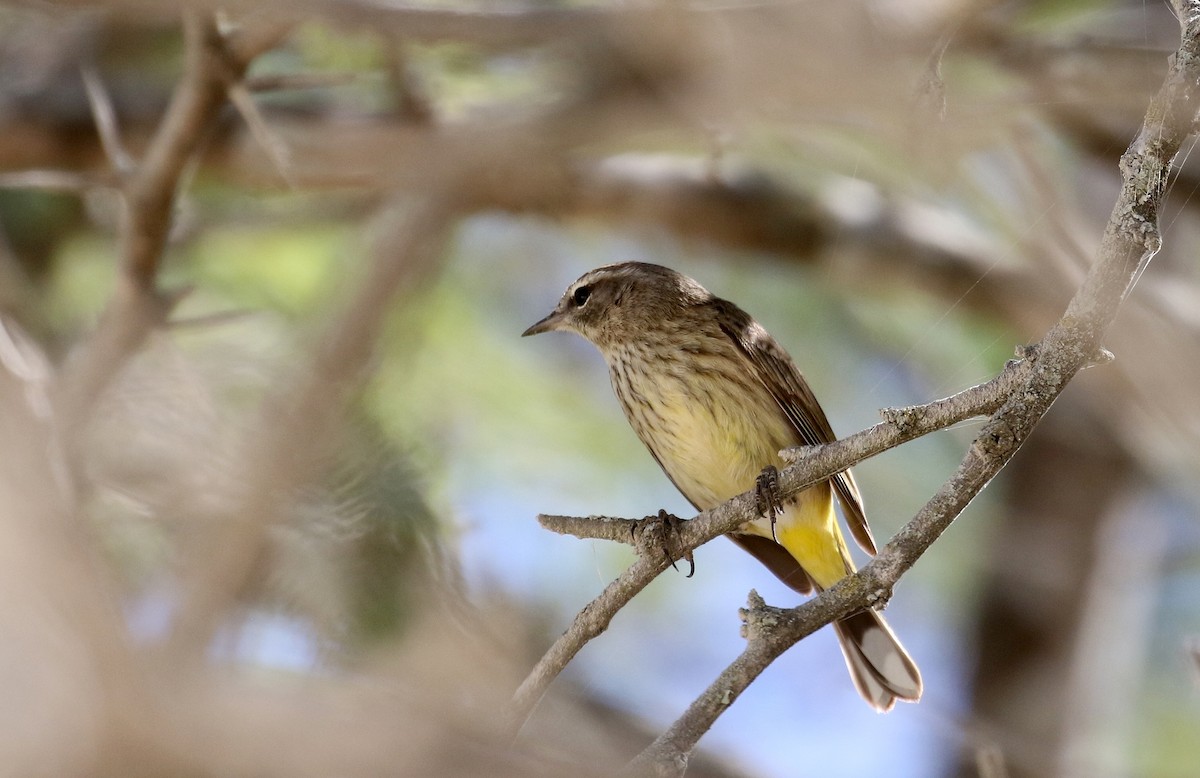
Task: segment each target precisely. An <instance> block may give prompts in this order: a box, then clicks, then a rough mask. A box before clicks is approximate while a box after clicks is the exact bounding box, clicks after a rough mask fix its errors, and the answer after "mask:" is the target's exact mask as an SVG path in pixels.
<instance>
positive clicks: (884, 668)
mask: <svg viewBox="0 0 1200 778" xmlns="http://www.w3.org/2000/svg"><path fill="white" fill-rule="evenodd" d="M833 628H834V630H836V632H837V636H838V642H840V643H841V644H842V653H843V654H844V655H845V657H846V667H848V668H849V669H850V677H851V678H853V679H854V686H855V687H856V688H857V689H858V693H859V694H861V695H862V696H863V699H865V700H866V701H867V703H868V704H869V705H870V706H871V707H872V708H874V709H875V710H877V711H879V712H881V713H884V712H887V711H889V710H891V709H892V706H893V705H895V704H896V700H905V701H907V702H916V701H917V700H919V699H921V671H920V670H918V669H917V664H916V662H914V661H913V660H912V657H910V656H909V655H908V652H907V651H905V650H904V646H902V645H900V641H899V640H897V639H896V635H895V633H893V632H892V628H891V627H889V626H888V625H887V622H886V621H884V620H883V616H880V615H879V614H878V613H876V612H875V611H873V610H866V611H862V612H861V613H855V614H854V615H852V616H847V617H846V618H844V619H841V620H840V621H836V622H834V624H833Z"/></svg>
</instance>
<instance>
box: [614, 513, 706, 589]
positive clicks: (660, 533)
mask: <svg viewBox="0 0 1200 778" xmlns="http://www.w3.org/2000/svg"><path fill="white" fill-rule="evenodd" d="M682 525H683V519H681V518H679V517H678V516H675V515H674V514H671V513H667V512H666V511H665V510H660V511H659V512H658V515H657V516H647V517H646V518H644V519H642V520H641V521H639V522H637V523H635V524H634V525H633V527H632V529H631V530H630V534H631V536H632V537H631V539H632V540H633V545H634V547H635V548H638V549H639V550H644V549H649V548H658V549H661V550H662V554H663V556H664V557H666V558H667V560H669V561H670V563H671V567H673V568H674V569H676V570H678V569H679V567H678V566H677V565H676V564H675V561H676V560H677V559H686V560H687V563H688V574H687V577H688V578H691V577H692V575H693V574H694V573H695V572H696V560H695V559H694V558H693V557H692V552H691V551H685V552H683V554H682V556H680V555H677V554H676V553H675V552H673V551H672V546H673V547H674V548H675V549H679V548H681V547H682V546H683V541H682V540H681V539H680V537H679V528H680V527H681V526H682Z"/></svg>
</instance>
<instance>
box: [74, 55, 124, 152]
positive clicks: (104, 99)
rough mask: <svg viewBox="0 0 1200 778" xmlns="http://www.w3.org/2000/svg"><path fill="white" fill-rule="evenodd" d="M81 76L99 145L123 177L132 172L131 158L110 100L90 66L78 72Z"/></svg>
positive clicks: (101, 82)
mask: <svg viewBox="0 0 1200 778" xmlns="http://www.w3.org/2000/svg"><path fill="white" fill-rule="evenodd" d="M80 73H81V75H82V76H83V86H84V88H85V90H86V91H87V96H88V104H89V105H90V106H91V108H92V116H93V118H94V119H95V121H96V133H97V134H98V135H99V136H100V145H101V146H103V147H104V153H105V154H106V155H108V159H109V161H110V162H111V163H112V166H113V169H114V170H116V171H117V173H118V174H120V175H124V174H126V173H128V172H129V171H131V170H133V158H132V157H130V156H129V152H128V151H127V150H126V149H125V144H124V143H122V142H121V130H120V128H119V127H118V126H117V112H116V111H115V110H114V109H113V104H112V98H111V97H109V94H108V90H107V89H105V88H104V82H103V81H101V80H100V74H99V73H98V72H96V68H95V67H94V66H92V65H85V66H84V67H83V68H81V70H80Z"/></svg>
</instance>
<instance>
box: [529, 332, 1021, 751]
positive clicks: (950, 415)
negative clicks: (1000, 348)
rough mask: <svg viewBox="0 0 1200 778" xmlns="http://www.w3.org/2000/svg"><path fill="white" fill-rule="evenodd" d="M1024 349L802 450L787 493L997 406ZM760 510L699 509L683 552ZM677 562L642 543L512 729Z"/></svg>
mask: <svg viewBox="0 0 1200 778" xmlns="http://www.w3.org/2000/svg"><path fill="white" fill-rule="evenodd" d="M1023 354H1024V358H1023V359H1019V360H1013V361H1011V362H1009V363H1008V364H1007V365H1006V366H1005V368H1004V370H1003V371H1001V373H1000V374H999V375H997V376H996V377H995V378H993V379H992V380H990V381H987V382H986V383H983V384H979V385H978V386H973V387H971V388H969V389H966V390H964V391H962V392H959V393H958V394H955V395H953V396H951V397H946V398H943V399H941V400H934V401H933V402H931V403H928V404H926V405H920V406H914V407H909V408H900V409H893V410H888V411H885V412H884V416H885V420H884V421H882V422H880V423H879V424H876V425H875V426H873V427H870V428H868V429H865V430H863V431H861V432H858V433H855V434H854V435H851V436H849V437H847V438H843V439H842V440H839V441H836V442H834V443H828V444H825V445H822V446H813V447H810V448H807V449H802V450H799V451H802V454H801V455H800V457H799V458H798V459H797V461H796V463H795V464H793V465H791V466H789V467H787V468H785V469H784V470H783V471H782V472H780V474H779V485H780V489H781V490H782V492H783V494H784V496H788V495H792V494H796V493H797V492H800V491H802V490H804V489H806V488H808V487H809V486H812V485H813V484H816V483H820V482H821V481H824V480H825V479H827V478H829V477H831V476H833V475H835V474H836V473H840V472H841V471H843V470H845V469H847V468H848V467H851V466H852V465H854V464H856V463H858V462H861V461H862V460H864V459H867V458H868V457H872V456H875V455H876V454H879V453H881V452H883V451H886V450H888V449H889V448H894V447H895V446H898V445H900V444H901V443H905V442H907V441H910V440H914V439H916V438H918V437H921V436H923V435H927V434H929V433H930V432H934V431H936V430H940V429H945V428H947V427H950V426H953V425H954V424H957V423H959V422H961V421H964V420H966V419H970V418H973V417H976V416H983V415H987V414H990V413H993V412H995V411H996V409H997V408H999V407H1000V406H1001V404H1002V403H1003V402H1004V400H1005V398H1007V397H1008V396H1009V395H1011V394H1012V392H1013V391H1014V389H1016V388H1017V387H1019V386H1021V385H1022V384H1023V383H1025V382H1026V381H1027V380H1028V377H1029V375H1030V374H1031V372H1032V365H1033V363H1034V361H1035V359H1034V357H1035V355H1036V352H1035V350H1032V349H1025V350H1023ZM785 456H786V457H788V458H795V457H794V455H793V454H792V452H791V451H789V452H785ZM757 515H758V500H757V496H756V494H755V492H754V491H753V490H751V491H748V492H745V493H744V494H740V495H738V496H737V497H734V498H733V499H732V500H730V501H729V502H727V503H725V504H723V505H720V506H717V507H716V508H713V509H712V510H708V511H705V512H703V513H701V514H699V515H698V516H696V518H694V519H693V520H692V521H688V522H685V523H684V524H683V525H682V526H681V528H680V530H679V546H678V548H679V549H680V552H679V553H680V556H681V557H682V556H683V555H684V554H686V553H688V552H690V551H691V550H693V549H695V548H697V547H698V546H701V545H703V544H704V543H707V542H708V541H710V540H712V539H713V538H715V537H717V536H719V535H723V534H725V533H727V532H731V531H733V530H734V529H736V528H738V527H739V526H741V525H742V524H744V523H746V522H747V521H752V520H753V519H755V518H756V517H757ZM538 520H539V521H540V522H541V523H542V526H544V527H546V528H547V529H551V530H553V531H556V532H567V533H570V534H573V535H576V536H578V537H585V538H600V539H605V540H616V541H619V542H630V541H631V539H632V536H631V533H630V527H631V526H632V525H633V524H636V522H630V521H629V520H628V519H608V518H605V517H597V518H591V519H582V518H573V517H564V516H539V517H538ZM669 565H670V560H669V559H666V558H665V557H663V555H662V554H660V553H655V552H654V551H653V550H652V551H650V552H648V553H643V551H642V549H640V548H639V557H638V559H637V561H635V562H634V563H633V564H632V565H631V566H630V567H629V568H627V569H626V570H625V571H624V572H622V573H621V575H620V576H618V577H617V579H616V580H614V581H613V582H612V583H611V584H609V585H608V586H607V587H606V588H605V589H604V591H603V592H601V594H600V596H598V597H597V598H596V599H594V600H592V602H590V603H588V605H587V606H586V607H584V609H583V610H582V611H580V612H579V614H578V615H576V617H575V619H574V620H573V621H572V622H571V625H570V626H569V627H568V628H567V630H566V631H565V632H564V633H563V634H562V635H561V636H559V638H558V640H556V641H555V642H554V644H553V645H552V646H551V647H550V649H549V650H548V651H547V652H546V653H545V655H544V656H542V658H541V659H540V660H539V661H538V663H537V664H536V665H535V666H534V668H533V670H531V671H530V673H529V675H528V676H527V677H526V679H525V681H524V682H523V683H522V684H521V686H520V687H519V688H518V689H517V691H516V693H515V694H514V695H513V700H512V705H511V708H510V710H509V722H508V723H509V727H510V731H511V732H513V733H515V732H516V731H517V730H518V729H520V727H521V725H522V724H524V722H525V720H526V719H527V718H528V717H529V714H530V713H532V712H533V708H534V707H535V706H536V705H537V703H538V700H540V699H541V697H542V695H543V694H544V693H545V691H546V688H547V687H548V686H549V685H550V683H551V682H552V681H553V680H554V678H555V677H557V676H558V674H559V673H560V672H562V670H563V668H565V667H566V666H567V664H568V663H569V662H570V661H571V660H572V659H574V658H575V655H576V654H577V653H579V651H580V649H582V648H583V646H584V645H585V644H586V643H587V642H588V641H590V640H591V639H592V638H595V637H596V636H598V635H600V634H601V633H603V632H604V630H605V629H607V627H608V624H609V622H610V621H611V620H612V617H613V616H614V615H616V612H617V611H618V610H620V609H621V608H622V607H624V606H625V604H626V603H628V602H629V601H630V600H632V599H633V597H634V596H635V595H636V594H637V593H638V592H640V591H641V590H642V589H644V588H645V587H646V586H647V585H649V583H650V582H651V581H653V580H654V578H655V577H656V576H657V575H658V574H659V573H661V572H662V571H663V570H665V569H666V568H667V567H668V566H669Z"/></svg>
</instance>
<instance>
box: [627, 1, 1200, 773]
mask: <svg viewBox="0 0 1200 778" xmlns="http://www.w3.org/2000/svg"><path fill="white" fill-rule="evenodd" d="M1198 96H1200V2H1195V1H1193V2H1189V3H1188V8H1187V14H1186V15H1185V26H1184V30H1183V36H1182V42H1181V44H1180V48H1179V51H1178V52H1177V54H1176V55H1175V57H1174V58H1173V59H1172V61H1171V64H1170V67H1169V69H1168V72H1167V76H1166V79H1165V80H1164V82H1163V85H1162V87H1161V88H1160V89H1159V92H1158V94H1156V95H1155V97H1154V98H1153V99H1152V100H1151V103H1150V107H1149V109H1148V110H1147V112H1146V120H1145V122H1144V124H1143V125H1142V129H1141V132H1140V133H1139V134H1138V136H1137V138H1135V139H1134V141H1133V143H1132V144H1131V145H1130V147H1129V149H1128V150H1127V151H1126V152H1125V154H1124V155H1123V156H1122V158H1121V173H1122V177H1123V186H1122V189H1121V195H1120V197H1119V198H1118V200H1117V203H1116V205H1115V206H1114V208H1113V211H1112V215H1111V216H1110V217H1109V222H1108V226H1107V228H1106V229H1105V233H1104V238H1103V241H1102V243H1101V245H1100V252H1099V259H1098V261H1097V262H1096V264H1095V265H1094V266H1093V267H1092V270H1091V272H1090V273H1089V274H1088V276H1087V278H1086V279H1085V280H1084V283H1083V285H1082V286H1081V287H1080V288H1079V290H1078V291H1077V292H1076V294H1075V296H1074V297H1073V298H1072V299H1071V302H1070V303H1069V304H1068V306H1067V310H1066V312H1065V313H1064V314H1063V317H1062V319H1061V320H1060V321H1059V322H1058V323H1057V324H1056V325H1054V327H1052V328H1051V329H1050V331H1049V332H1048V333H1047V334H1046V336H1045V337H1044V338H1043V339H1042V341H1041V343H1040V344H1039V351H1040V354H1039V358H1038V359H1037V360H1036V361H1034V362H1033V363H1032V372H1031V375H1029V377H1028V378H1027V380H1025V382H1024V384H1023V386H1020V387H1018V388H1017V391H1014V392H1013V393H1012V395H1011V396H1010V397H1009V398H1008V399H1007V400H1006V401H1005V403H1004V404H1003V405H1002V406H1001V407H1000V409H999V410H998V411H997V412H996V413H995V415H994V416H993V417H992V418H991V419H990V420H989V421H988V423H987V424H985V425H984V427H983V429H982V430H981V431H980V433H979V435H978V436H976V438H975V441H974V442H973V443H972V445H971V447H970V448H969V449H968V450H967V453H966V455H965V456H964V458H963V460H962V462H961V463H960V464H959V466H958V469H957V470H956V471H955V472H954V474H953V475H952V476H951V477H950V478H949V480H947V481H946V482H945V483H944V484H943V485H942V487H941V488H940V489H938V491H937V493H936V494H934V496H933V497H932V498H930V500H929V502H927V503H926V504H925V506H924V507H922V509H921V510H920V511H919V512H918V513H917V515H916V516H915V517H914V518H913V519H912V520H911V521H910V522H908V524H906V525H905V526H904V528H903V529H901V530H900V532H899V533H897V534H896V536H895V537H894V538H892V540H891V541H890V542H889V543H888V544H887V545H886V546H885V547H884V548H883V550H882V551H881V552H880V554H879V555H878V556H877V557H876V558H875V559H874V560H872V561H871V563H870V564H868V565H866V566H865V567H864V568H863V569H862V570H860V571H859V572H858V573H856V574H854V575H852V576H849V577H847V578H846V579H843V580H842V581H840V582H838V584H836V585H835V586H833V587H831V588H830V589H829V590H828V591H826V592H824V593H822V594H821V595H819V596H818V597H816V598H815V599H813V600H810V601H809V602H806V603H804V604H803V605H801V606H799V607H798V608H795V609H792V610H790V611H788V610H781V609H777V608H768V607H767V606H766V605H765V604H764V603H762V601H761V599H759V598H758V597H757V595H755V594H753V593H752V595H751V598H750V607H749V609H748V611H746V612H745V614H746V615H745V618H746V623H747V630H746V632H747V637H748V638H749V643H748V645H747V647H746V649H745V651H743V653H742V654H741V656H739V657H738V658H737V659H736V660H734V662H733V663H731V664H730V665H729V667H727V668H726V669H725V671H723V672H722V673H721V675H720V676H718V678H717V680H716V681H715V682H714V683H713V684H712V685H710V686H709V688H708V689H707V690H705V692H704V693H703V694H702V695H701V696H700V697H699V698H697V699H696V700H695V701H694V702H693V703H692V705H691V706H690V707H689V708H688V710H687V711H686V712H685V713H684V714H683V715H682V716H681V717H680V718H679V719H678V720H677V721H676V722H675V723H674V724H672V725H671V727H670V728H668V729H667V731H666V732H664V733H663V734H662V735H661V736H660V737H659V738H658V739H657V740H655V741H654V743H652V744H651V745H650V746H649V747H648V748H647V749H646V750H645V751H643V752H642V753H641V754H640V755H639V756H638V757H637V758H636V759H635V760H634V761H633V762H632V763H631V764H630V766H629V770H630V772H632V773H635V774H653V775H658V776H679V775H682V774H683V770H684V769H685V768H686V765H687V757H688V754H689V753H690V752H691V750H692V748H693V747H694V746H695V744H696V742H697V741H698V740H699V738H700V737H701V736H702V735H703V734H704V733H705V732H707V731H708V729H709V728H710V727H711V726H712V724H713V722H715V721H716V719H717V717H718V716H720V714H721V713H722V712H723V711H724V710H725V709H726V708H727V707H728V706H729V704H730V703H732V701H733V700H735V699H736V698H737V696H738V695H739V694H740V693H741V692H742V691H743V690H744V689H745V688H746V687H747V686H748V685H749V684H750V683H751V682H752V681H753V680H754V679H755V678H756V677H758V675H759V673H761V672H762V671H763V670H764V669H765V668H766V667H767V665H769V664H770V663H771V662H772V661H773V660H774V659H775V658H776V657H778V656H779V655H780V654H781V653H783V651H785V650H787V648H789V647H790V646H792V645H794V644H795V643H796V642H797V641H799V640H800V639H802V638H803V637H805V636H807V635H808V634H811V633H812V632H813V631H814V630H816V629H818V628H820V627H821V626H822V625H824V624H827V623H829V622H831V621H833V620H835V619H837V618H840V617H842V616H845V615H847V614H849V613H851V612H853V611H855V610H859V609H861V608H864V607H871V606H872V605H874V604H876V603H878V602H880V601H882V600H886V599H887V597H888V596H890V592H891V590H892V587H893V586H894V585H895V584H896V582H897V581H898V580H899V579H900V577H901V576H902V575H903V574H904V573H905V572H907V571H908V569H909V568H911V567H912V565H913V563H915V562H916V560H917V559H919V558H920V556H921V555H922V554H924V553H925V551H927V550H928V549H929V547H930V546H931V545H932V544H933V542H934V541H935V540H937V538H938V537H940V536H941V534H942V532H944V531H945V530H946V528H947V527H949V526H950V524H951V522H953V521H954V519H955V518H956V517H957V516H958V515H959V514H960V513H961V512H962V511H963V509H965V508H966V506H967V505H968V504H969V503H970V501H971V500H972V499H973V498H974V497H975V495H977V494H978V493H979V492H980V490H982V489H983V487H984V486H986V485H987V483H988V482H989V481H990V480H991V479H992V477H993V476H995V474H996V473H997V472H999V471H1000V469H1001V468H1003V467H1004V465H1005V464H1006V463H1007V462H1008V461H1009V460H1010V459H1011V458H1012V456H1013V455H1014V454H1015V453H1016V452H1017V450H1018V449H1019V448H1020V446H1021V444H1022V443H1023V442H1024V441H1025V440H1026V439H1027V438H1028V436H1029V433H1030V432H1032V430H1033V428H1034V426H1035V425H1036V424H1037V422H1038V421H1039V420H1040V419H1041V417H1042V416H1043V415H1044V414H1045V413H1046V411H1048V410H1049V408H1050V405H1051V404H1052V403H1053V402H1054V400H1055V398H1057V396H1058V395H1059V394H1060V393H1061V392H1062V390H1063V388H1064V387H1065V386H1066V385H1067V382H1069V381H1070V380H1071V378H1072V377H1074V375H1075V374H1076V373H1077V372H1078V371H1079V370H1081V369H1083V368H1084V367H1086V366H1087V365H1088V364H1089V363H1090V361H1091V360H1092V355H1093V354H1096V353H1097V351H1098V350H1099V348H1100V339H1101V337H1102V336H1103V335H1104V333H1105V331H1106V330H1107V329H1108V327H1109V326H1110V325H1111V324H1112V321H1113V319H1114V318H1115V317H1116V313H1117V309H1118V308H1119V307H1120V305H1121V303H1122V302H1123V301H1124V300H1125V298H1126V297H1127V296H1128V294H1129V291H1130V290H1131V289H1132V287H1133V284H1134V283H1135V281H1136V279H1137V275H1138V273H1139V271H1140V270H1141V269H1142V268H1143V267H1144V265H1145V263H1147V262H1149V261H1150V259H1151V258H1152V257H1153V256H1154V254H1155V253H1156V252H1157V251H1158V249H1159V247H1160V245H1161V235H1160V233H1159V229H1158V208H1159V205H1160V203H1161V200H1162V197H1163V192H1164V190H1165V185H1166V182H1167V178H1168V174H1169V172H1170V169H1171V164H1172V161H1173V160H1174V158H1175V155H1176V154H1177V153H1178V151H1179V148H1180V146H1181V144H1182V142H1183V140H1184V139H1185V138H1186V137H1187V136H1188V135H1189V134H1190V133H1191V132H1192V131H1193V129H1194V119H1195V116H1196V109H1197V103H1198Z"/></svg>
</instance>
